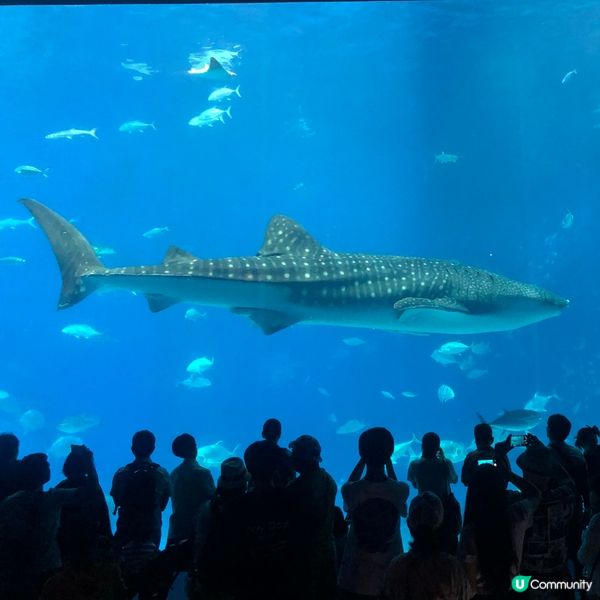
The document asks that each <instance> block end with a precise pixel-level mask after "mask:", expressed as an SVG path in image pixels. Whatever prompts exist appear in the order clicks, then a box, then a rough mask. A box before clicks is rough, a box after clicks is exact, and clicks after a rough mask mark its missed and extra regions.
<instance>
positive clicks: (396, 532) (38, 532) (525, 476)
mask: <svg viewBox="0 0 600 600" xmlns="http://www.w3.org/2000/svg"><path fill="white" fill-rule="evenodd" d="M570 431H571V423H570V422H569V420H568V419H567V418H566V417H564V416H563V415H559V414H556V415H551V416H550V417H549V418H548V421H547V437H548V442H547V443H543V442H542V441H541V440H539V439H538V438H536V437H535V436H533V435H530V434H528V435H527V436H522V437H524V439H523V440H519V442H518V443H519V445H524V446H525V448H524V451H523V452H522V453H521V454H520V455H519V456H518V458H517V460H516V464H517V465H518V467H519V468H520V469H521V471H522V475H518V474H517V473H515V472H514V471H513V470H512V469H511V464H510V461H509V459H508V454H509V452H510V451H511V449H512V448H513V447H515V440H513V439H512V437H511V436H510V435H509V436H508V437H507V438H506V439H505V440H502V441H499V442H497V443H494V438H493V432H492V429H491V427H490V426H489V425H487V424H479V425H477V426H476V427H475V430H474V434H475V443H476V450H474V451H472V452H470V453H469V454H468V455H467V457H466V459H465V460H464V462H463V466H462V471H461V481H462V483H463V484H464V485H465V486H466V487H467V494H466V501H465V506H464V511H463V510H462V509H461V506H460V504H459V502H458V501H457V499H456V498H455V496H454V494H453V492H452V487H453V486H454V485H455V484H457V483H458V474H457V473H456V471H455V469H454V466H453V463H452V462H451V461H450V460H448V459H447V458H446V457H445V456H444V453H443V450H442V449H441V447H440V438H439V436H438V435H437V434H436V433H433V432H430V433H427V434H425V435H424V436H423V438H422V442H421V449H422V454H421V457H419V458H417V459H415V460H412V461H411V462H410V464H409V468H408V473H407V479H408V482H409V483H405V482H402V481H399V480H398V478H397V476H396V473H395V472H394V468H393V464H392V460H391V459H392V455H393V452H394V439H393V437H392V434H391V433H390V432H389V431H388V430H387V429H385V428H383V427H374V428H371V429H368V430H366V431H364V432H363V433H362V434H361V435H360V437H359V440H358V462H357V463H356V466H355V467H354V469H353V470H352V472H351V473H350V475H349V477H348V480H347V481H346V482H345V483H344V484H343V485H342V487H341V496H342V499H343V510H342V508H340V507H338V506H336V496H337V485H336V482H335V481H334V479H333V478H332V477H331V476H330V475H329V474H328V473H327V471H326V470H325V469H324V468H323V467H322V459H321V446H320V444H319V442H318V441H317V440H316V439H315V438H314V437H312V436H310V435H302V436H300V437H299V438H298V439H296V440H294V441H292V442H291V443H290V444H289V446H288V448H289V449H288V448H284V447H282V446H280V445H279V440H280V437H281V424H280V422H279V421H277V420H276V419H269V420H268V421H266V422H265V424H264V427H263V431H262V438H263V439H261V440H260V441H257V442H254V443H252V444H251V445H250V446H249V447H248V448H247V449H246V451H245V452H244V456H243V460H242V459H241V458H238V457H234V456H232V457H230V458H227V459H226V460H224V461H223V462H222V464H221V465H220V476H219V478H218V480H217V482H216V485H215V482H214V481H213V477H212V475H211V472H210V471H209V470H208V469H206V468H204V467H202V466H201V465H200V464H199V463H198V462H197V446H196V440H195V439H194V437H193V436H191V435H189V434H187V433H184V434H182V435H179V436H177V437H176V438H175V439H174V440H173V442H172V450H173V454H174V455H175V456H176V457H178V458H180V459H181V464H179V466H177V467H176V468H175V469H174V470H173V471H172V472H171V473H169V472H168V471H167V470H165V469H164V468H163V467H162V466H160V465H159V464H157V463H155V462H153V461H152V454H153V452H154V450H155V442H156V440H155V437H154V435H153V434H152V433H151V432H150V431H147V430H143V431H138V432H137V433H135V434H134V436H133V439H132V443H131V451H132V453H133V456H134V460H133V462H131V463H129V464H127V465H126V466H124V467H122V468H120V469H119V470H118V471H117V472H116V473H115V475H114V477H113V481H112V488H111V490H110V495H111V496H112V498H113V500H114V505H115V513H116V514H117V521H116V529H115V531H114V532H113V531H112V529H111V522H110V516H109V509H108V505H107V502H106V498H105V495H104V492H103V490H102V488H101V486H100V484H99V481H98V476H97V473H96V469H95V466H94V459H93V454H92V452H91V450H89V449H88V448H87V447H86V446H83V445H82V446H78V445H73V446H72V447H71V452H70V454H69V455H68V456H67V457H66V459H65V462H64V466H63V474H64V479H63V480H62V481H61V482H60V483H59V484H58V485H57V486H56V487H54V488H51V489H48V490H44V486H45V485H46V484H47V483H48V481H49V480H50V466H49V463H48V457H47V456H46V455H45V454H41V453H39V454H29V455H27V456H24V457H23V458H20V459H19V440H18V439H17V437H16V436H14V435H13V434H10V433H4V434H1V435H0V598H1V599H7V600H8V599H10V600H13V599H15V600H30V599H38V598H40V599H43V600H121V599H132V598H136V597H137V598H139V599H140V600H148V599H165V598H167V596H168V594H169V590H170V589H171V587H172V586H173V584H174V582H175V580H176V579H177V578H178V577H182V578H183V577H185V578H186V593H187V596H188V598H190V599H192V600H352V599H357V600H358V599H373V600H374V599H379V600H467V599H470V598H478V599H487V600H501V599H505V598H510V597H511V596H512V595H513V594H514V593H516V592H514V591H513V588H512V585H513V578H514V577H515V576H516V575H524V576H531V578H532V579H531V581H533V580H535V581H537V582H538V584H536V586H531V587H530V589H529V590H528V591H527V592H525V593H520V594H519V595H520V596H521V597H530V598H536V599H537V598H540V599H542V598H543V599H545V600H553V599H554V598H557V599H561V600H562V599H564V598H567V599H568V598H573V599H574V598H576V597H577V598H584V597H585V598H588V599H589V600H591V599H596V600H598V598H600V566H599V555H600V445H598V438H599V436H600V431H599V430H598V428H597V427H584V428H582V429H580V430H579V431H578V433H577V436H576V438H575V445H574V446H572V445H569V444H568V443H567V439H568V437H569V434H570ZM509 484H512V485H511V489H509ZM411 486H412V487H414V488H415V496H414V497H413V499H412V501H411V502H410V505H409V504H408V500H409V496H410V487H411ZM169 501H170V502H171V506H172V514H171V517H170V521H169V530H168V538H167V543H166V546H165V548H164V549H163V550H161V549H160V541H161V530H162V513H163V511H164V510H165V508H166V507H167V505H168V503H169ZM403 518H406V524H407V526H408V529H409V531H410V534H411V538H412V541H411V542H410V544H408V547H407V545H406V544H405V543H404V542H403V540H402V537H401V533H400V531H401V529H400V523H401V519H403ZM552 582H564V585H563V586H562V587H559V588H558V589H552V585H551V584H552ZM584 583H585V584H586V587H590V586H589V585H587V584H591V591H589V592H588V593H587V595H586V594H585V593H584V592H581V591H576V590H575V588H576V587H577V586H576V585H575V584H577V585H580V584H581V585H583V584H584ZM581 585H580V587H581ZM534 587H535V589H533V588H534Z"/></svg>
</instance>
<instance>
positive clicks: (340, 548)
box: [333, 506, 349, 577]
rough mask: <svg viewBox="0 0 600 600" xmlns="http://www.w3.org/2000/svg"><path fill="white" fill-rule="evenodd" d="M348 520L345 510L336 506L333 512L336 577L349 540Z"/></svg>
mask: <svg viewBox="0 0 600 600" xmlns="http://www.w3.org/2000/svg"><path fill="white" fill-rule="evenodd" d="M348 529H349V525H348V521H347V520H346V517H345V516H344V511H343V510H342V509H341V508H340V507H339V506H336V507H335V508H334V514H333V539H334V541H335V572H336V577H337V575H339V572H340V566H341V565H342V557H343V556H344V549H345V548H346V542H347V541H348Z"/></svg>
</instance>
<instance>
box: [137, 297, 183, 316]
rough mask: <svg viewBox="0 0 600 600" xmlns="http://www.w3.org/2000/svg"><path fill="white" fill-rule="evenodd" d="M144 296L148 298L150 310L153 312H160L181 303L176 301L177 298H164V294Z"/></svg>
mask: <svg viewBox="0 0 600 600" xmlns="http://www.w3.org/2000/svg"><path fill="white" fill-rule="evenodd" d="M144 295H145V296H146V300H148V308H150V310H151V311H152V312H160V311H161V310H165V308H169V307H170V306H173V304H177V303H178V302H179V300H176V299H175V298H169V296H163V295H162V294H144Z"/></svg>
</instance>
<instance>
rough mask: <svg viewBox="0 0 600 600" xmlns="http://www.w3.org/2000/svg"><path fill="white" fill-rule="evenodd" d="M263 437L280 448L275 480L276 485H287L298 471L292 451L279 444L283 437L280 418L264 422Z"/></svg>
mask: <svg viewBox="0 0 600 600" xmlns="http://www.w3.org/2000/svg"><path fill="white" fill-rule="evenodd" d="M262 438H263V440H265V441H267V442H271V443H272V444H274V445H275V446H277V448H279V463H278V465H277V470H276V471H275V477H274V480H273V482H274V485H275V486H276V487H285V486H286V485H287V484H288V483H289V482H290V481H293V480H294V478H295V477H296V471H295V469H294V466H293V465H292V456H291V453H290V451H289V450H288V449H287V448H282V447H281V446H280V445H279V440H280V439H281V421H279V419H267V420H266V421H265V422H264V424H263V428H262Z"/></svg>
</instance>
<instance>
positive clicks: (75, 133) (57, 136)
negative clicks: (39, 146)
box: [44, 128, 99, 140]
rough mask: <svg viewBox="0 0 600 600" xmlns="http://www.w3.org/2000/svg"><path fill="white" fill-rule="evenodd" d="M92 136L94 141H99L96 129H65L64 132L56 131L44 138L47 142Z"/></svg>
mask: <svg viewBox="0 0 600 600" xmlns="http://www.w3.org/2000/svg"><path fill="white" fill-rule="evenodd" d="M84 136H90V137H93V138H94V139H99V138H98V136H97V135H96V129H95V128H94V129H89V130H88V129H65V130H64V131H56V132H55V133H49V134H48V135H45V136H44V137H45V138H46V139H47V140H63V139H64V140H72V139H73V138H74V137H84Z"/></svg>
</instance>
